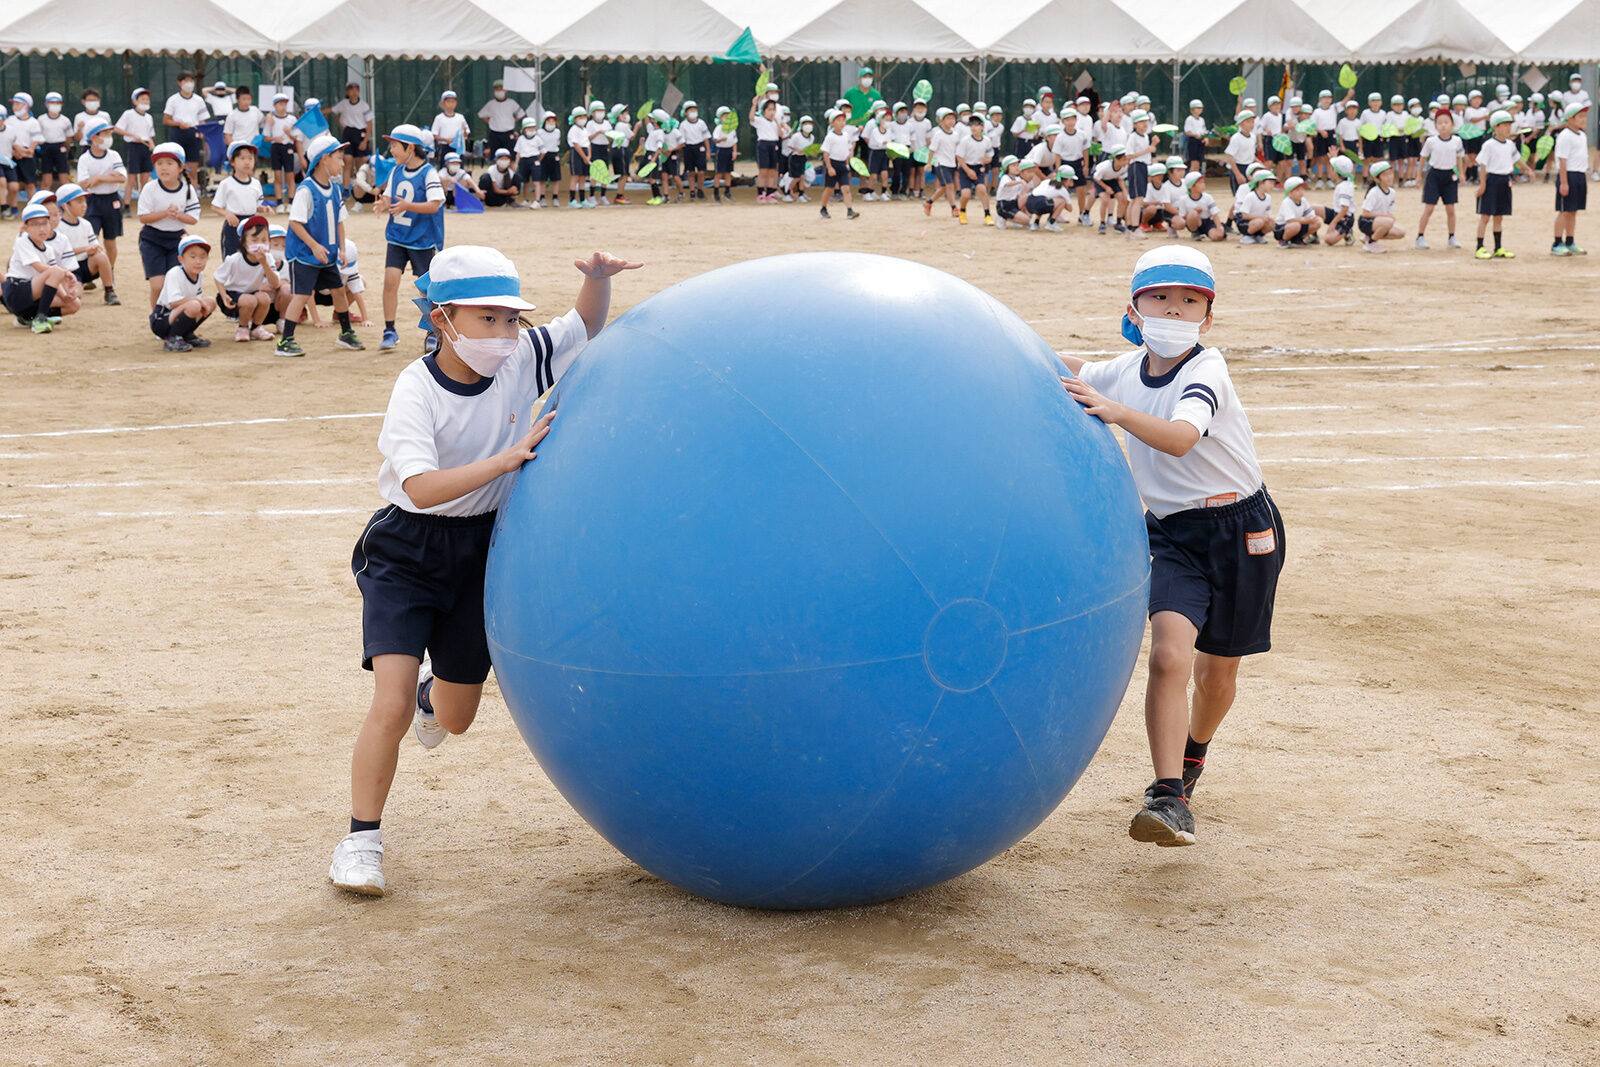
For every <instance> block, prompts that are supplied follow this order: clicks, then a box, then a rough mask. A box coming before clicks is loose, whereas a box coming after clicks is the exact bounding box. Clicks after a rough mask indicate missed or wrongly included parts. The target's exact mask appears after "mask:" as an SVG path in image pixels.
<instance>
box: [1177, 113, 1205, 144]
mask: <svg viewBox="0 0 1600 1067" xmlns="http://www.w3.org/2000/svg"><path fill="white" fill-rule="evenodd" d="M1183 132H1184V133H1185V134H1186V135H1187V136H1189V137H1194V138H1198V139H1204V138H1205V135H1206V120H1205V118H1204V117H1202V116H1200V115H1190V116H1189V117H1188V118H1186V119H1184V120H1183Z"/></svg>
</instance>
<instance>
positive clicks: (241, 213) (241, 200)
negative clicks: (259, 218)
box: [211, 174, 261, 219]
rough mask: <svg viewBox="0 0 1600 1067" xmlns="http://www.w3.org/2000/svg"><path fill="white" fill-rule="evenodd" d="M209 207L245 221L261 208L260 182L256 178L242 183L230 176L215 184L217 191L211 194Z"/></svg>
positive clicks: (235, 177)
mask: <svg viewBox="0 0 1600 1067" xmlns="http://www.w3.org/2000/svg"><path fill="white" fill-rule="evenodd" d="M211 206H212V207H214V208H216V209H217V210H218V211H231V212H233V213H234V215H236V216H237V217H238V218H240V219H247V218H249V217H250V216H251V215H254V214H255V213H256V209H257V208H259V207H260V206H261V182H260V181H259V180H257V179H256V178H251V179H250V180H249V181H247V182H242V181H240V180H239V179H238V177H237V176H235V175H232V174H230V175H228V176H227V177H226V178H224V179H222V180H221V181H220V182H218V183H217V191H216V192H214V193H212V194H211Z"/></svg>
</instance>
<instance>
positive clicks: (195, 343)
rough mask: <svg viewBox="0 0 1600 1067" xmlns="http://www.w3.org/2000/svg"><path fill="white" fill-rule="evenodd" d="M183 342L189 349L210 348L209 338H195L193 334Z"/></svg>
mask: <svg viewBox="0 0 1600 1067" xmlns="http://www.w3.org/2000/svg"><path fill="white" fill-rule="evenodd" d="M184 340H186V341H188V342H189V347H190V348H210V347H211V339H210V338H209V337H196V336H194V335H193V334H190V335H189V336H188V337H186V338H184Z"/></svg>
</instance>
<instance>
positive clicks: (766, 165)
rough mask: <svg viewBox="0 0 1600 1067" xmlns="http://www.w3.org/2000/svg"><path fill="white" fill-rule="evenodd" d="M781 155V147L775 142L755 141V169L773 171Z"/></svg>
mask: <svg viewBox="0 0 1600 1067" xmlns="http://www.w3.org/2000/svg"><path fill="white" fill-rule="evenodd" d="M782 154H783V150H782V146H781V145H780V144H779V143H778V142H777V141H757V142H756V169H758V170H773V169H775V168H776V167H777V166H778V161H779V157H781V156H782Z"/></svg>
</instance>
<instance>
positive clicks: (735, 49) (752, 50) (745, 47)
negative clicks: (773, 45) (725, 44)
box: [711, 26, 761, 63]
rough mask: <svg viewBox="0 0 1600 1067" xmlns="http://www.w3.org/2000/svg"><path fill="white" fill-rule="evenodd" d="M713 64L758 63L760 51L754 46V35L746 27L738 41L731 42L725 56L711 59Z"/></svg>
mask: <svg viewBox="0 0 1600 1067" xmlns="http://www.w3.org/2000/svg"><path fill="white" fill-rule="evenodd" d="M711 62H713V63H759V62H761V49H760V48H759V47H757V45H756V35H755V34H753V33H751V32H750V27H749V26H746V27H745V28H744V32H743V33H741V34H740V35H739V39H738V40H737V41H735V42H733V45H732V47H730V48H729V49H728V52H727V54H726V55H720V56H713V57H711Z"/></svg>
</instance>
